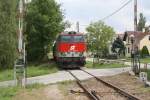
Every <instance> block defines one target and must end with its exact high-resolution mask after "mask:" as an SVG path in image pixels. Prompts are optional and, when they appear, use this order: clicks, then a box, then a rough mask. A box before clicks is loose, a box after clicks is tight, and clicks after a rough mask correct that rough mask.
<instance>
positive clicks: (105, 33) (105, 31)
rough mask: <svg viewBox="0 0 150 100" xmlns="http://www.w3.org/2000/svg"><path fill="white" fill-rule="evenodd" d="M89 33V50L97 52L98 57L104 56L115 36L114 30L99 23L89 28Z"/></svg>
mask: <svg viewBox="0 0 150 100" xmlns="http://www.w3.org/2000/svg"><path fill="white" fill-rule="evenodd" d="M87 31H88V32H89V38H88V41H89V44H88V47H89V50H90V51H92V52H95V53H96V55H99V56H100V55H102V54H103V51H105V50H106V48H108V45H109V44H110V42H111V40H112V38H113V35H114V34H115V32H114V30H113V28H112V27H110V26H107V25H105V23H104V22H102V21H98V22H94V23H91V24H90V25H89V26H88V27H87Z"/></svg>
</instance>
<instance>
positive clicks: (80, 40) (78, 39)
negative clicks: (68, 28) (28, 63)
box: [74, 36, 84, 42]
mask: <svg viewBox="0 0 150 100" xmlns="http://www.w3.org/2000/svg"><path fill="white" fill-rule="evenodd" d="M74 42H84V36H74Z"/></svg>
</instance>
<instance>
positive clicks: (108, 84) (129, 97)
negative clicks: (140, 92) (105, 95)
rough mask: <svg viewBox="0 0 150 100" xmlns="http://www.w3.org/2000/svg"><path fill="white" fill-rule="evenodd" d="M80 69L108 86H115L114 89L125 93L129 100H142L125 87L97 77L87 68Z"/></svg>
mask: <svg viewBox="0 0 150 100" xmlns="http://www.w3.org/2000/svg"><path fill="white" fill-rule="evenodd" d="M80 70H82V71H83V72H85V73H87V74H89V75H91V76H93V77H94V78H95V79H96V80H98V81H100V82H102V83H103V84H105V85H107V86H108V87H111V88H113V89H114V90H116V91H117V92H119V93H120V94H122V95H124V96H125V97H127V98H128V99H129V100H141V99H140V98H138V97H136V96H135V95H132V94H130V93H128V92H126V91H124V90H123V89H121V88H119V87H117V86H115V85H113V84H111V83H108V82H106V81H104V80H103V79H100V78H98V77H96V76H95V75H93V74H91V73H89V72H87V71H85V70H83V69H80Z"/></svg>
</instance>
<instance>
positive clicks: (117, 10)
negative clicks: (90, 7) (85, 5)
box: [101, 0, 132, 21]
mask: <svg viewBox="0 0 150 100" xmlns="http://www.w3.org/2000/svg"><path fill="white" fill-rule="evenodd" d="M131 1H132V0H129V1H128V2H126V3H125V4H124V5H122V6H121V7H120V8H119V9H117V10H116V11H114V12H113V13H111V14H110V15H108V16H106V17H104V18H102V19H101V20H102V21H104V20H106V19H108V18H110V17H111V16H113V15H115V14H116V13H118V12H119V11H120V10H122V9H123V8H124V7H126V6H127V5H128V4H129V3H131Z"/></svg>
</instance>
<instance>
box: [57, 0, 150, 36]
mask: <svg viewBox="0 0 150 100" xmlns="http://www.w3.org/2000/svg"><path fill="white" fill-rule="evenodd" d="M56 1H57V2H58V3H60V4H61V8H62V9H63V10H64V13H65V19H66V20H69V21H70V22H71V23H72V28H71V30H75V23H76V22H77V21H79V22H80V31H81V32H85V28H86V27H87V26H86V25H88V24H89V23H90V22H94V21H98V20H101V19H102V18H104V17H105V16H107V15H109V14H111V13H112V12H114V11H115V10H117V9H118V8H120V7H121V6H122V5H123V4H125V3H126V2H127V1H129V0H56ZM133 1H134V0H133ZM133 1H132V2H131V3H130V4H128V5H127V6H126V7H125V8H123V9H122V10H121V11H119V12H118V13H117V14H115V15H113V16H112V17H110V18H108V19H107V20H105V23H106V24H107V25H110V26H112V27H114V29H115V31H116V32H118V33H120V32H124V31H126V30H133V23H134V22H133V17H134V16H133V15H134V14H133V4H134V2H133ZM140 12H142V13H143V14H144V16H145V17H146V18H147V21H148V23H147V24H149V23H150V0H138V15H139V13H140Z"/></svg>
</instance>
